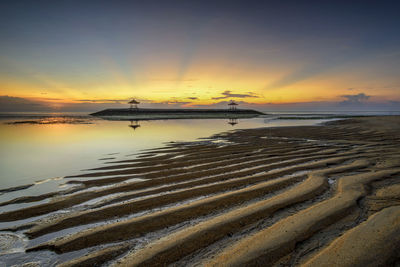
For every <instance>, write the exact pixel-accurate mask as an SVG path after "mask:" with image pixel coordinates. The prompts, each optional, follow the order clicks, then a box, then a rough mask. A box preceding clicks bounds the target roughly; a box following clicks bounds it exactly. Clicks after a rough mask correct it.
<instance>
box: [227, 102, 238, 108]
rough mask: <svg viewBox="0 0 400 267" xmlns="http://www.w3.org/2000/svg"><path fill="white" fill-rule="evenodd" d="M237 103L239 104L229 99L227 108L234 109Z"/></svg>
mask: <svg viewBox="0 0 400 267" xmlns="http://www.w3.org/2000/svg"><path fill="white" fill-rule="evenodd" d="M237 105H239V104H237V103H236V102H235V101H233V100H231V102H229V104H228V106H229V110H236V106H237Z"/></svg>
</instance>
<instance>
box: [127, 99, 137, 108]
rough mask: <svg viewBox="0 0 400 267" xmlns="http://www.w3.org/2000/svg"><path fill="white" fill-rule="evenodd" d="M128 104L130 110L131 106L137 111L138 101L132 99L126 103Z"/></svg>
mask: <svg viewBox="0 0 400 267" xmlns="http://www.w3.org/2000/svg"><path fill="white" fill-rule="evenodd" d="M128 104H130V105H131V109H132V108H133V106H135V109H138V106H137V105H138V104H140V102H139V101H136V100H135V99H132V100H131V101H129V102H128Z"/></svg>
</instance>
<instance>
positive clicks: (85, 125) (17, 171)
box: [0, 111, 400, 202]
mask: <svg viewBox="0 0 400 267" xmlns="http://www.w3.org/2000/svg"><path fill="white" fill-rule="evenodd" d="M264 112H265V113H266V115H262V116H260V117H257V118H252V119H174V120H142V121H111V120H103V119H101V118H96V117H93V116H90V115H88V114H87V113H0V202H1V201H4V200H7V199H9V198H10V197H11V195H12V197H16V196H18V194H17V193H16V192H17V191H19V190H9V189H10V188H14V189H18V187H21V188H24V186H26V188H28V186H29V188H28V189H26V190H23V191H25V192H24V193H23V195H26V194H27V193H29V194H33V195H35V194H41V193H45V192H49V191H56V190H63V189H65V188H66V187H68V185H67V184H66V181H67V179H64V177H65V176H68V175H77V174H80V173H84V172H85V170H87V169H90V168H96V167H100V166H102V165H104V163H106V162H111V161H119V160H127V159H134V158H136V157H137V156H138V155H139V154H140V153H143V152H144V151H146V150H148V149H154V148H158V147H163V146H165V145H168V143H171V142H195V141H198V140H207V138H209V137H211V136H212V135H214V134H217V133H221V132H228V131H234V130H237V129H249V128H260V127H282V126H302V125H318V124H322V123H324V122H327V121H331V120H338V119H343V118H348V117H354V116H371V115H400V112H270V111H264ZM27 190H28V191H29V192H27ZM8 191H13V193H12V194H10V192H8Z"/></svg>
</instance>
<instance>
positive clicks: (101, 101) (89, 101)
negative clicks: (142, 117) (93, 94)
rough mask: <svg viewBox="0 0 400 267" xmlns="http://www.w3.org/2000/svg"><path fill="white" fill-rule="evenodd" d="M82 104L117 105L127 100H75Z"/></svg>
mask: <svg viewBox="0 0 400 267" xmlns="http://www.w3.org/2000/svg"><path fill="white" fill-rule="evenodd" d="M77 101H79V102H83V103H117V104H120V103H121V102H128V101H129V99H79V100H77Z"/></svg>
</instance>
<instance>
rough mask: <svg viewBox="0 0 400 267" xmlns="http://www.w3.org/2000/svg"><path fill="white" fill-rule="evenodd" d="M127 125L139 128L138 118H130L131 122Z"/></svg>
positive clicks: (134, 128)
mask: <svg viewBox="0 0 400 267" xmlns="http://www.w3.org/2000/svg"><path fill="white" fill-rule="evenodd" d="M133 122H135V123H133ZM128 126H129V127H131V128H132V129H133V130H136V128H139V127H140V125H139V121H138V120H135V121H134V120H131V124H130V125H128Z"/></svg>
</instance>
